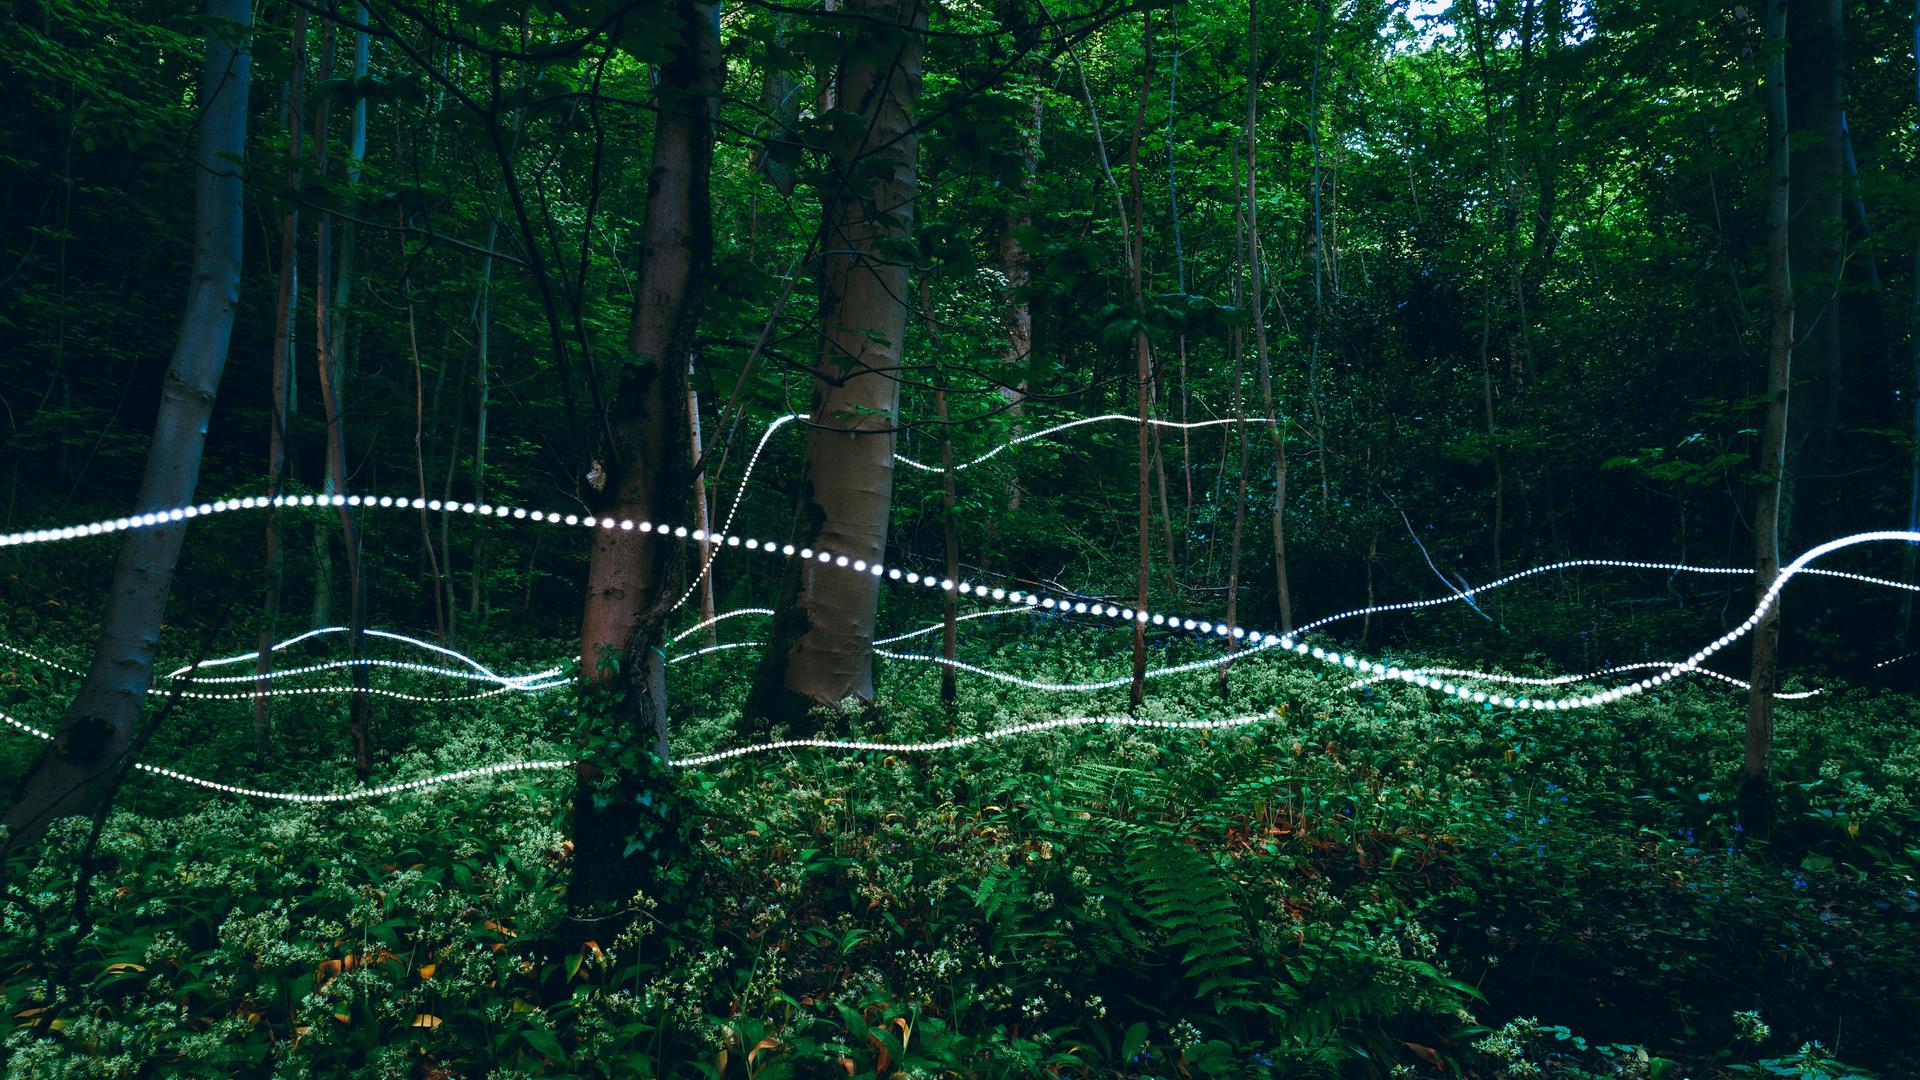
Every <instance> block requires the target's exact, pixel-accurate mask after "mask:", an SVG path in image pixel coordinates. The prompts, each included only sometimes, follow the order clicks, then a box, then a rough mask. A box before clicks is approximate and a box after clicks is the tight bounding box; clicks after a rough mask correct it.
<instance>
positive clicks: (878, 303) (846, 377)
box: [747, 0, 927, 726]
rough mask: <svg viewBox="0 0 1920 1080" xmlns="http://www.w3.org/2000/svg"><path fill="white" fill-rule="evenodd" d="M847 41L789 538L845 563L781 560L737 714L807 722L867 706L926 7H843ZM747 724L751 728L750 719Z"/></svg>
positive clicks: (878, 3)
mask: <svg viewBox="0 0 1920 1080" xmlns="http://www.w3.org/2000/svg"><path fill="white" fill-rule="evenodd" d="M844 10H845V11H846V12H847V13H848V15H849V16H851V17H850V18H848V19H847V20H846V21H845V22H844V24H843V27H842V31H841V32H842V35H843V36H844V37H846V38H849V39H851V40H850V45H851V47H850V50H849V52H848V56H849V59H848V60H847V61H846V62H845V63H844V64H843V65H842V66H841V68H840V72H839V77H838V80H837V91H836V92H837V93H838V95H839V102H840V106H841V108H843V109H845V110H847V111H850V112H854V113H857V114H858V115H860V116H862V117H863V118H864V120H865V135H864V136H863V137H862V138H861V140H860V142H859V144H858V145H857V146H856V147H854V148H853V149H852V151H851V153H850V154H848V155H845V156H842V157H839V158H838V159H837V160H836V161H835V162H834V172H835V179H834V180H833V182H832V185H831V186H830V187H829V188H828V189H827V190H826V191H824V192H823V193H822V200H821V215H820V218H821V220H820V243H819V251H820V252H821V256H820V282H821V304H820V333H821V348H820V361H819V371H820V374H819V375H818V376H816V378H815V380H814V394H813V407H812V408H811V409H810V410H809V412H810V413H811V415H812V417H813V419H812V420H811V422H810V426H809V431H808V433H807V447H806V472H805V475H804V477H803V479H802V482H801V483H802V488H801V491H802V494H801V498H800V508H799V517H800V522H799V530H798V531H799V533H800V535H799V537H797V540H798V541H799V542H801V543H804V544H806V545H807V546H808V547H810V548H818V549H819V550H820V551H822V552H828V553H831V554H832V555H834V556H836V557H840V556H844V557H845V558H846V559H848V560H849V563H850V565H848V566H839V565H834V564H832V563H822V562H819V561H818V560H796V561H794V562H793V563H791V564H790V567H789V577H788V582H787V585H786V594H785V595H786V597H788V598H790V599H787V600H784V601H783V603H782V604H781V605H780V607H781V608H782V611H781V614H780V615H778V616H776V617H775V619H774V625H773V634H772V639H771V641H770V642H769V643H768V646H767V651H766V654H765V657H764V659H763V662H762V666H761V670H760V674H759V677H758V680H757V686H756V688H755V692H754V695H753V698H752V700H751V701H750V702H749V707H748V710H747V715H748V716H750V717H753V718H755V721H758V720H774V719H784V720H787V721H789V722H797V723H799V724H801V725H802V726H804V724H805V720H804V717H803V714H804V712H805V709H806V707H807V706H808V705H831V704H836V703H839V702H842V701H845V700H847V699H853V700H855V701H859V702H863V703H865V702H871V701H872V700H873V624H874V615H875V611H876V606H877V604H878V601H879V592H880V582H879V580H878V579H877V578H876V577H875V576H874V575H872V574H870V573H867V572H866V571H865V570H864V569H859V568H855V567H854V566H852V565H851V563H852V562H853V561H854V560H858V561H860V562H864V563H866V564H868V565H873V564H876V563H880V562H881V561H882V559H883V558H884V556H885V554H886V546H887V525H888V518H889V513H890V510H891V508H892V502H893V446H894V431H895V428H896V426H897V424H898V414H899V402H900V384H899V382H898V380H897V378H896V371H897V370H898V368H899V367H900V363H901V343H902V341H903V340H904V339H905V336H906V335H905V332H906V315H907V309H906V305H905V303H904V300H905V298H906V295H907V287H908V281H907V270H908V267H907V264H906V263H904V262H899V261H895V260H896V258H897V256H895V255H893V254H892V253H891V249H892V248H893V247H894V246H895V245H896V244H897V243H898V241H900V240H901V239H902V238H904V237H906V236H907V235H909V233H910V232H911V229H912V222H913V217H914V197H915V193H916V188H917V186H918V185H917V182H916V167H917V164H918V158H919V141H918V138H917V135H916V134H915V130H914V127H913V123H912V116H911V111H912V108H913V104H914V101H915V99H916V98H917V97H918V95H919V92H920V73H921V49H922V38H923V36H924V34H925V30H926V21H927V9H926V6H925V4H924V3H922V0H850V2H849V3H847V4H846V5H845V7H844ZM752 722H754V721H750V723H752Z"/></svg>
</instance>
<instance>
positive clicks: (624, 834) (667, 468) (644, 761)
mask: <svg viewBox="0 0 1920 1080" xmlns="http://www.w3.org/2000/svg"><path fill="white" fill-rule="evenodd" d="M675 13H676V14H677V15H678V17H679V22H680V33H681V35H682V36H681V37H680V39H679V40H678V41H677V42H675V43H674V44H673V46H672V52H671V58H670V59H669V60H668V61H667V62H666V63H665V64H664V65H662V66H661V68H660V79H659V84H658V91H657V93H658V101H659V111H658V113H657V117H658V118H657V120H656V121H655V128H654V135H653V157H652V162H651V167H650V170H649V173H648V183H647V201H646V223H645V225H644V227H643V230H642V238H641V244H640V256H639V267H638V273H637V274H636V278H635V285H634V305H633V319H632V322H631V324H630V327H629V331H628V336H627V347H628V349H629V350H630V351H631V353H632V354H633V361H634V362H632V363H630V364H629V365H627V367H626V370H625V371H624V373H623V374H622V376H621V379H620V384H619V389H618V391H617V392H616V395H615V398H614V402H613V410H614V415H613V416H612V417H611V420H612V424H611V427H612V442H611V443H610V444H609V445H606V446H604V447H603V448H602V450H601V453H602V455H603V457H602V459H601V461H600V464H601V465H602V467H603V470H604V476H603V477H602V479H601V482H599V483H597V484H594V483H591V482H590V483H589V484H588V485H587V486H586V492H587V497H588V500H589V508H590V509H591V510H592V511H593V513H594V514H595V515H596V516H597V517H599V518H600V520H601V522H602V527H599V528H596V529H594V530H593V539H592V546H591V550H590V553H589V555H588V562H587V590H586V603H585V606H584V609H583V611H582V613H581V619H580V663H581V673H582V677H583V678H584V679H585V681H586V682H587V684H588V685H589V686H591V687H596V688H598V689H600V690H601V691H605V692H609V696H610V699H611V701H612V702H613V705H612V707H613V709H614V715H613V717H612V721H613V722H612V725H611V730H604V729H603V730H601V731H597V732H595V733H593V734H591V735H590V736H589V739H588V745H587V746H586V748H585V752H584V754H583V760H582V761H581V763H580V765H579V766H578V777H579V779H578V783H577V785H576V788H575V794H574V803H573V838H574V856H573V858H574V864H573V874H572V878H571V880H570V881H569V883H568V892H567V898H568V900H569V902H570V903H571V904H572V905H573V906H574V907H575V908H585V907H589V906H594V907H597V906H601V905H614V906H618V907H621V908H624V907H625V906H626V903H627V901H628V900H630V899H631V898H632V896H633V894H634V892H635V891H636V888H637V887H639V885H640V884H643V883H644V874H645V870H646V867H647V866H648V865H649V864H650V863H651V861H652V860H651V858H649V855H648V853H646V852H645V850H644V849H646V848H648V847H652V846H654V845H653V844H650V843H647V837H648V834H649V833H650V832H651V831H652V830H651V829H649V828H648V826H649V825H650V824H652V823H653V821H654V819H653V817H652V813H653V811H652V810H651V809H650V804H651V803H652V802H653V801H654V800H653V799H652V798H651V797H648V798H646V800H645V802H644V803H643V801H642V797H643V796H645V795H646V794H647V792H648V791H649V790H650V785H653V784H655V783H658V782H661V781H660V777H659V776H658V774H657V763H655V762H654V761H653V760H652V759H651V758H649V757H648V756H647V755H646V754H645V753H644V751H642V750H641V749H640V748H643V747H651V748H652V751H653V755H655V756H656V757H657V758H658V760H659V761H660V762H664V761H665V760H666V758H667V754H668V746H667V698H666V684H665V655H664V654H663V653H662V652H661V649H660V644H661V642H662V640H663V636H664V635H663V629H664V627H665V625H666V619H667V616H668V614H669V612H670V609H671V607H672V601H673V596H672V594H673V591H674V590H673V582H674V579H675V578H676V577H679V576H680V575H679V574H677V573H676V572H675V566H676V563H677V562H678V564H679V565H684V562H683V561H681V560H682V555H683V552H682V549H681V548H680V547H679V546H678V545H677V544H676V543H675V542H674V541H673V540H671V539H667V538H663V537H661V535H660V534H659V533H658V532H654V531H648V530H642V529H626V528H621V527H619V526H618V525H617V524H614V523H615V522H617V521H619V520H620V519H628V518H632V519H639V520H646V521H655V522H673V521H684V520H685V514H686V510H687V506H688V494H689V492H690V490H691V487H692V483H693V475H692V463H691V461H690V460H689V458H688V456H687V452H686V451H687V447H688V446H689V445H690V435H689V430H688V422H687V404H688V400H687V358H688V357H689V356H690V355H691V354H692V350H693V340H694V333H695V331H696V330H697V329H698V326H699V322H700V314H701V310H702V307H703V305H704V303H705V299H706V291H707V288H708V284H709V280H710V278H711V276H712V266H713V210H712V202H711V192H710V187H709V184H710V177H711V171H712V166H713V120H714V116H715V113H716V111H717V106H718V103H719V95H720V94H721V92H722V90H723V88H724V84H725V79H726V70H725V67H724V65H723V63H722V60H721V55H720V11H719V5H717V4H712V3H703V2H701V0H676V4H675ZM596 475H598V474H596ZM603 658H604V659H607V660H611V661H613V663H612V664H610V665H609V664H603V663H602V660H603ZM610 774H611V775H610ZM658 842H659V841H658V840H657V839H656V840H655V841H654V843H658ZM583 925H584V927H585V928H586V929H587V930H591V931H594V932H596V933H598V932H604V930H605V928H606V927H605V924H604V923H600V924H595V923H585V924H583Z"/></svg>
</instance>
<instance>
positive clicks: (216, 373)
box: [6, 0, 253, 836]
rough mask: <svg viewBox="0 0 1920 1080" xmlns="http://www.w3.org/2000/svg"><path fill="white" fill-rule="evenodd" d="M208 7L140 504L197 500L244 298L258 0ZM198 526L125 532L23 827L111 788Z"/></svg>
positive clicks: (32, 785)
mask: <svg viewBox="0 0 1920 1080" xmlns="http://www.w3.org/2000/svg"><path fill="white" fill-rule="evenodd" d="M206 13H207V17H208V19H209V28H208V31H207V49H206V59H205V66H204V67H203V68H202V70H201V77H200V96H199V101H198V105H199V107H200V108H199V111H200V117H199V123H198V128H197V132H196V139H195V143H196V145H195V149H194V172H195V180H194V251H193V269H192V280H191V284H190V285H189V287H188V290H187V306H186V313H185V315H184V316H183V317H182V319H181V320H180V336H179V338H178V340H177V341H176V343H175V345H174V351H173V360H172V362H171V363H170V364H169V365H168V367H167V374H166V380H165V382H164V384H163V385H162V387H161V391H160V408H159V415H158V416H157V417H156V418H155V420H154V425H153V442H152V444H151V445H150V446H149V448H148V451H147V468H146V473H145V475H144V476H143V477H142V478H141V482H140V495H139V500H138V504H137V506H136V513H148V512H153V511H160V510H169V509H173V508H175V507H179V506H184V505H187V504H188V503H191V502H192V500H193V494H194V488H195V486H196V485H197V483H198V481H199V477H200V459H201V455H202V452H203V451H204V450H205V448H206V441H207V434H206V433H207V420H208V417H209V416H210V415H211V414H212V412H213V401H214V395H215V394H216V393H217V392H218V391H219V387H220V375H221V373H222V371H224V370H225V368H226V364H227V347H228V344H229V342H230V339H231V337H232V334H233V316H234V311H235V309H236V308H237V307H238V306H239V303H240V257H241V237H242V231H243V222H242V215H241V208H242V197H243V191H244V189H243V187H242V184H241V179H240V166H239V165H238V164H236V161H235V159H237V158H238V157H239V156H240V155H241V154H243V153H244V152H245V151H246V139H247V82H248V76H249V69H250V66H251V60H252V54H251V51H250V49H251V46H250V44H249V42H248V40H247V34H248V33H249V32H250V30H251V29H252V25H253V11H252V8H251V7H250V6H249V4H248V3H247V0H207V6H206ZM186 534H187V527H186V525H185V524H184V523H175V524H169V525H164V526H157V527H151V528H144V529H135V530H133V531H131V532H129V533H127V534H126V539H125V540H123V541H122V542H121V545H120V555H119V558H118V560H117V561H116V562H115V564H114V572H113V586H112V591H111V592H110V593H109V594H108V596H107V608H106V613H105V615H104V616H103V618H102V620H101V631H100V640H99V642H98V643H97V644H96V645H95V647H94V652H93V662H92V663H91V665H89V667H88V669H87V677H86V680H85V681H84V682H82V683H81V686H80V692H79V693H78V694H76V695H75V696H74V700H73V704H72V705H71V706H69V707H68V709H67V712H66V715H64V716H62V717H61V719H60V725H59V728H58V731H57V733H56V735H55V737H54V740H53V743H52V745H51V746H49V747H48V748H47V750H46V752H45V753H43V754H42V755H41V756H40V760H39V761H37V762H35V763H34V766H33V769H32V770H31V771H30V772H29V773H28V774H27V778H26V780H25V782H24V783H23V784H22V786H21V790H20V794H19V796H18V797H17V798H16V799H15V800H14V803H13V806H12V807H11V808H10V809H9V810H8V811H7V814H6V825H7V827H8V828H9V829H10V830H12V832H13V834H14V835H15V836H20V835H29V836H31V835H37V834H38V833H39V832H40V831H41V830H43V829H45V828H46V826H47V824H48V823H49V822H51V821H53V820H54V819H55V818H60V817H65V816H67V815H70V814H85V813H89V812H91V811H92V810H93V809H94V808H95V807H96V806H98V805H99V803H100V800H101V799H103V798H104V797H105V796H106V794H107V792H108V790H109V788H110V785H111V782H112V777H113V775H114V773H115V771H116V770H115V766H116V765H118V764H119V762H120V761H121V759H122V758H124V757H125V755H126V754H127V752H128V749H129V747H130V746H131V744H132V739H133V733H134V727H135V724H136V722H137V721H138V720H139V717H140V706H141V702H142V701H143V700H144V699H145V697H146V693H147V689H148V687H149V685H150V684H151V682H152V678H153V653H154V647H155V645H156V643H157V642H158V640H159V636H160V621H161V617H162V615H163V614H164V613H165V610H166V606H167V596H168V594H169V592H171V590H172V585H173V571H174V567H175V565H176V564H177V563H178V562H179V559H180V548H181V546H182V544H183V543H184V541H185V540H186Z"/></svg>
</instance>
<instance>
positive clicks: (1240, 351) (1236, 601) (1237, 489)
mask: <svg viewBox="0 0 1920 1080" xmlns="http://www.w3.org/2000/svg"><path fill="white" fill-rule="evenodd" d="M1239 171H1240V170H1239V168H1238V163H1235V165H1234V168H1233V172H1234V174H1235V175H1234V178H1233V179H1234V184H1233V199H1234V207H1233V306H1234V307H1239V306H1240V303H1241V291H1240V290H1241V284H1242V282H1244V281H1245V280H1246V273H1247V219H1246V217H1245V216H1244V215H1245V208H1244V207H1242V206H1241V205H1240V195H1241V193H1242V188H1241V187H1240V183H1239V180H1240V177H1239V175H1238V174H1239ZM1227 351H1228V352H1230V353H1232V354H1233V436H1234V437H1235V438H1238V439H1239V440H1240V468H1239V469H1238V470H1237V474H1236V477H1235V481H1234V500H1233V543H1232V546H1231V548H1230V549H1229V553H1228V555H1227V625H1228V626H1239V625H1240V539H1241V537H1242V536H1243V535H1244V534H1245V532H1246V524H1247V462H1248V459H1249V458H1250V457H1251V455H1252V448H1253V440H1252V438H1251V437H1249V436H1248V434H1247V396H1246V373H1245V372H1246V359H1247V355H1246V354H1247V343H1246V334H1245V332H1244V331H1243V330H1241V328H1240V326H1239V324H1238V323H1236V324H1234V327H1233V329H1232V330H1230V331H1228V342H1227ZM1225 449H1226V447H1225V445H1224V441H1223V445H1222V447H1221V451H1222V456H1223V457H1224V454H1225ZM1233 647H1234V640H1233V638H1231V637H1229V638H1228V639H1227V655H1228V656H1229V657H1231V656H1232V655H1233ZM1232 666H1233V665H1232V664H1231V663H1227V664H1222V665H1220V700H1222V701H1225V700H1226V699H1227V672H1228V671H1229V669H1230V668H1231V667H1232Z"/></svg>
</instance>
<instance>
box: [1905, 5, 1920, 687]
mask: <svg viewBox="0 0 1920 1080" xmlns="http://www.w3.org/2000/svg"><path fill="white" fill-rule="evenodd" d="M1913 47H1914V55H1915V56H1920V0H1915V2H1914V5H1913ZM1913 100H1914V104H1916V105H1920V67H1916V68H1915V69H1914V80H1913ZM1912 323H1913V328H1912V341H1911V342H1910V345H1909V347H1910V348H1911V350H1912V354H1913V356H1912V360H1911V362H1910V367H1909V369H1908V382H1907V392H1908V393H1910V394H1912V395H1913V439H1914V449H1913V455H1912V456H1911V457H1910V458H1909V459H1908V462H1907V486H1908V489H1909V490H1908V495H1907V531H1908V532H1920V245H1915V247H1914V252H1913V315H1912ZM1917 553H1920V546H1916V545H1913V544H1908V545H1907V550H1906V559H1905V570H1906V575H1905V580H1907V581H1912V580H1913V573H1914V569H1915V565H1914V563H1915V555H1916V554H1917ZM1912 632H1913V593H1911V592H1908V593H1907V594H1905V596H1904V597H1902V599H1901V601H1900V651H1902V652H1905V651H1906V650H1907V646H1908V643H1909V635H1910V634H1911V633H1912Z"/></svg>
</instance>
